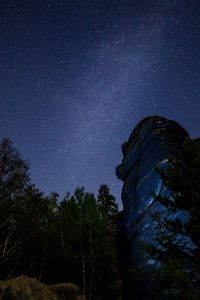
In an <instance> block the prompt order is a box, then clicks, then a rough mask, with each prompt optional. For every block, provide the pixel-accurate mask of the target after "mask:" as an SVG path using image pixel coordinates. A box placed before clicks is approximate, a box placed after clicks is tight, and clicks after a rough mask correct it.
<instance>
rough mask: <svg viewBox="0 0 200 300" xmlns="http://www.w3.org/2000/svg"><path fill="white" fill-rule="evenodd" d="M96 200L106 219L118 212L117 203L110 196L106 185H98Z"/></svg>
mask: <svg viewBox="0 0 200 300" xmlns="http://www.w3.org/2000/svg"><path fill="white" fill-rule="evenodd" d="M97 199H98V204H99V207H100V209H101V210H102V211H104V212H105V213H106V215H107V216H108V217H113V216H115V215H116V213H117V212H118V207H117V203H116V201H115V197H114V196H113V195H111V194H110V190H109V187H108V186H107V185H106V184H101V185H100V188H99V191H98V196H97Z"/></svg>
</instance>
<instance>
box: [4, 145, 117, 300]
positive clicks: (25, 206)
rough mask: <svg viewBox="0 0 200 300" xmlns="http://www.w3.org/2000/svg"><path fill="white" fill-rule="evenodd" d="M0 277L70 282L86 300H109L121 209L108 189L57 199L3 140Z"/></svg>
mask: <svg viewBox="0 0 200 300" xmlns="http://www.w3.org/2000/svg"><path fill="white" fill-rule="evenodd" d="M0 207H1V209H0V276H1V278H0V279H1V280H6V279H9V278H13V277H16V276H18V275H20V274H25V275H27V276H29V277H35V278H37V280H38V281H41V282H43V283H47V284H55V283H59V282H72V283H74V284H76V285H78V286H79V287H80V288H81V291H82V294H83V296H84V297H86V298H87V299H105V298H106V297H108V294H109V293H110V292H111V291H112V285H113V282H114V281H115V278H116V276H117V274H116V254H115V252H116V250H115V238H114V237H113V235H112V228H113V226H115V225H114V224H116V217H117V212H118V209H117V204H116V200H115V197H114V196H113V195H111V194H110V191H109V188H108V186H107V185H105V184H102V185H100V188H99V191H98V195H97V197H95V195H94V194H92V193H89V192H86V191H85V190H84V188H83V187H80V188H77V189H76V190H75V191H74V193H73V194H72V195H71V194H70V193H66V195H65V197H64V198H63V199H59V195H58V194H57V193H56V192H52V193H51V194H50V195H49V196H45V195H44V194H43V193H42V192H41V191H40V190H39V189H38V188H37V187H36V186H35V185H34V184H32V182H31V178H30V166H29V163H28V162H26V161H25V160H23V159H22V157H21V155H20V153H19V152H18V151H17V150H16V149H15V148H14V146H13V143H12V141H11V140H10V139H2V140H1V141H0Z"/></svg>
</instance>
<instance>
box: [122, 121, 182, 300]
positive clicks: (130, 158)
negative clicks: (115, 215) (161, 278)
mask: <svg viewBox="0 0 200 300" xmlns="http://www.w3.org/2000/svg"><path fill="white" fill-rule="evenodd" d="M185 137H188V133H187V132H186V131H185V129H184V128H183V127H181V126H180V125H179V124H178V123H176V122H174V121H171V120H168V119H165V118H162V117H159V116H153V117H147V118H145V119H144V120H142V121H141V122H140V123H139V124H138V125H137V126H136V127H135V128H134V130H133V132H132V133H131V135H130V137H129V139H128V141H127V142H126V143H124V144H123V145H122V153H123V156H124V158H123V161H122V164H121V165H119V166H118V167H117V169H116V174H117V177H118V178H119V179H121V180H122V181H123V182H124V184H123V189H122V202H123V207H124V213H123V222H121V225H120V226H121V227H120V228H121V232H122V231H124V234H125V237H124V239H126V241H127V242H126V243H128V245H129V264H130V265H129V266H137V267H148V266H151V265H152V264H154V263H155V262H154V261H153V260H151V259H150V258H149V257H147V256H146V255H144V253H143V251H142V248H141V244H140V241H144V242H145V243H149V242H150V243H151V242H154V238H155V234H156V233H155V224H154V220H153V219H152V213H153V212H155V211H161V212H162V211H163V213H166V209H165V208H164V207H163V206H162V205H161V204H160V203H158V202H155V199H154V196H153V194H152V192H154V193H155V194H158V193H161V194H164V195H168V194H169V191H168V190H167V189H166V187H165V186H163V184H162V181H161V178H160V176H159V174H158V173H157V172H156V170H155V167H157V166H159V167H160V168H166V167H167V165H168V159H167V158H168V156H169V155H170V156H174V155H176V153H177V152H178V151H179V150H180V149H181V145H182V142H183V140H184V138H185ZM179 213H180V212H179ZM180 214H181V213H180ZM180 217H181V218H182V219H184V218H185V217H186V216H184V215H181V216H180ZM122 228H123V229H122ZM126 260H127V259H126ZM141 299H142V298H141Z"/></svg>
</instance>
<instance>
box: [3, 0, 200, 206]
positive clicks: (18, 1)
mask: <svg viewBox="0 0 200 300" xmlns="http://www.w3.org/2000/svg"><path fill="white" fill-rule="evenodd" d="M155 114H159V115H162V116H165V117H169V118H171V119H174V120H176V121H178V122H179V123H180V124H181V125H183V126H184V127H185V128H186V129H187V130H188V132H189V133H190V135H191V136H192V137H198V136H200V130H199V128H200V1H199V0H194V1H189V0H188V1H184V0H177V1H176V0H168V1H167V0H158V1H156V0H153V1H151V0H146V1H144V0H137V1H135V0H129V1H128V0H121V1H120V0H115V1H114V0H99V1H97V0H90V1H88V0H52V1H50V0H43V1H42V0H41V1H39V0H32V1H28V0H27V1H24V0H15V1H14V0H9V1H8V0H0V138H2V137H5V136H6V137H10V138H11V139H12V140H13V142H14V144H15V146H16V147H17V148H18V150H19V151H20V152H21V153H22V156H23V158H24V159H26V160H28V161H29V162H30V164H31V174H32V181H33V182H34V183H35V184H36V185H37V186H38V187H39V188H40V189H41V190H42V191H44V192H45V193H46V194H49V193H50V192H51V191H52V190H54V191H57V192H58V193H59V194H60V195H61V196H63V194H64V193H65V192H66V191H71V192H72V191H73V190H74V189H75V188H76V187H77V186H85V188H86V189H87V190H88V191H91V192H97V190H98V186H99V185H100V184H101V183H107V184H108V185H109V186H110V189H111V192H112V193H113V194H114V195H115V196H116V197H117V199H118V201H120V200H119V199H120V191H121V183H120V181H119V180H118V179H117V178H116V177H115V167H116V166H117V165H118V164H119V163H120V161H121V159H122V155H121V144H122V143H123V142H125V141H126V140H127V138H128V136H129V134H130V132H131V131H132V129H133V127H134V126H135V125H136V124H137V122H138V121H140V120H141V119H142V118H144V117H145V116H148V115H155Z"/></svg>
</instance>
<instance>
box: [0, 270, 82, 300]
mask: <svg viewBox="0 0 200 300" xmlns="http://www.w3.org/2000/svg"><path fill="white" fill-rule="evenodd" d="M0 299H1V300H18V299H20V300H84V299H85V298H84V297H83V296H82V295H81V293H80V289H79V288H78V287H77V286H76V285H74V284H71V283H61V284H56V285H46V284H43V283H41V282H39V281H37V279H36V278H29V277H28V276H25V275H21V276H18V277H17V278H13V279H10V280H8V281H1V282H0Z"/></svg>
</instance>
